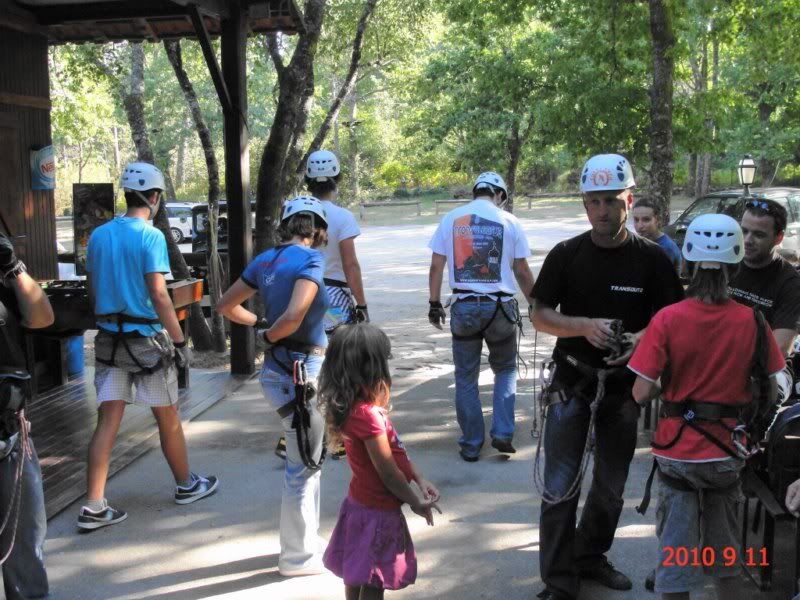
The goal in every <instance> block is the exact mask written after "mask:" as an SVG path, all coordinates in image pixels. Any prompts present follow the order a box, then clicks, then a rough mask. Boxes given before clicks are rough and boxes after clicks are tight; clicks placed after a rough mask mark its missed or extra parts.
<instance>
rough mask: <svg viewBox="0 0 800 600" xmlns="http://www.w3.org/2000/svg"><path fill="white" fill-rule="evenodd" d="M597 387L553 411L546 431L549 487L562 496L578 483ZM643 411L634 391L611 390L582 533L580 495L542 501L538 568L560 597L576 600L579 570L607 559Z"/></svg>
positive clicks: (602, 412) (602, 410)
mask: <svg viewBox="0 0 800 600" xmlns="http://www.w3.org/2000/svg"><path fill="white" fill-rule="evenodd" d="M594 394H595V388H594V387H590V388H589V389H588V390H586V391H585V392H584V394H583V395H576V394H575V393H569V392H568V394H567V395H568V397H569V398H568V401H567V402H564V403H560V404H553V405H551V406H550V407H549V408H548V411H547V420H546V423H545V429H544V436H545V438H544V448H545V466H544V479H545V487H546V488H547V489H548V490H549V491H550V493H552V494H555V495H557V496H561V495H563V494H564V493H565V492H566V491H567V489H568V488H569V486H570V484H571V483H572V482H573V481H574V479H575V477H576V476H577V474H578V470H579V468H580V463H581V457H582V456H583V449H584V444H585V442H586V433H587V431H588V428H589V419H590V411H589V404H590V403H591V401H592V400H593V399H594ZM638 418H639V407H638V406H637V405H636V403H635V402H634V400H633V397H632V396H631V393H630V388H628V387H626V388H623V389H619V388H617V389H614V388H612V389H611V390H610V391H609V392H608V393H607V394H606V397H605V398H604V399H603V400H602V401H601V403H600V407H599V409H598V413H597V420H596V423H595V447H594V471H593V473H592V485H591V488H590V490H589V494H588V496H587V497H586V504H585V505H584V508H583V512H582V514H581V520H580V524H579V525H578V527H577V529H576V528H575V523H576V519H577V514H576V513H577V510H578V500H579V495H576V496H575V498H573V499H572V500H569V501H567V502H562V503H560V504H550V503H548V502H545V501H544V500H543V501H542V512H541V518H540V525H539V527H540V530H539V531H540V533H539V566H540V570H541V576H542V581H544V583H545V584H546V585H547V589H549V590H551V591H552V592H553V593H555V594H556V595H557V596H558V597H559V598H562V597H563V598H577V596H578V590H579V588H580V580H579V578H578V571H579V570H580V569H581V568H585V567H590V566H592V565H594V564H598V563H600V562H602V561H604V560H605V557H604V556H603V555H604V554H605V553H606V552H608V550H609V549H610V548H611V544H612V542H613V541H614V534H615V532H616V529H617V523H618V521H619V516H620V514H621V512H622V505H623V500H622V494H623V492H624V491H625V481H626V480H627V479H628V468H629V467H630V463H631V460H632V459H633V452H634V450H635V449H636V428H637V421H638Z"/></svg>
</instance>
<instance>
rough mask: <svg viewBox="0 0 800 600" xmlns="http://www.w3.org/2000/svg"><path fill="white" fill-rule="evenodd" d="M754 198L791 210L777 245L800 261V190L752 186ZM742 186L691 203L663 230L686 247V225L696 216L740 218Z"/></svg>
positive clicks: (743, 205)
mask: <svg viewBox="0 0 800 600" xmlns="http://www.w3.org/2000/svg"><path fill="white" fill-rule="evenodd" d="M750 193H751V196H752V197H754V198H768V199H769V200H774V201H775V202H777V203H778V204H780V205H782V206H783V207H784V208H785V209H786V211H787V213H788V221H787V224H786V233H785V235H784V238H783V242H782V243H781V245H780V246H779V247H778V250H779V252H780V253H781V255H782V256H784V257H785V258H787V259H789V260H791V261H793V262H797V261H798V260H800V189H799V188H791V187H769V188H752V189H751V190H750ZM747 200H748V198H745V197H744V191H743V190H741V189H736V190H725V191H722V192H714V193H713V194H709V195H707V196H703V197H702V198H698V199H697V200H695V201H694V202H692V203H691V204H690V205H689V207H688V208H687V209H686V210H685V211H683V213H681V215H680V216H679V217H678V218H677V219H675V220H674V221H673V222H672V223H670V224H669V225H667V226H666V227H665V228H664V233H666V234H667V235H668V236H669V237H671V238H672V239H673V240H674V241H675V243H676V244H678V247H682V246H683V238H684V237H685V235H686V228H687V227H688V226H689V223H690V222H691V221H692V219H694V218H695V217H698V216H700V215H705V214H709V213H720V214H724V215H729V216H731V217H733V218H734V219H736V220H737V221H740V220H741V218H742V215H743V214H744V209H745V203H746V201H747Z"/></svg>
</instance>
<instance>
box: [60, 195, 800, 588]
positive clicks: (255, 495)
mask: <svg viewBox="0 0 800 600" xmlns="http://www.w3.org/2000/svg"><path fill="white" fill-rule="evenodd" d="M533 217H534V219H533V220H526V221H525V223H524V226H525V229H526V232H527V233H528V234H529V237H530V240H531V244H532V247H533V248H534V256H533V258H532V259H531V262H532V264H533V266H534V268H535V269H537V270H538V267H539V266H540V265H541V261H542V259H543V256H544V254H545V253H546V251H547V250H548V249H549V248H550V247H552V245H553V244H555V243H556V242H557V241H559V240H561V239H563V238H565V237H568V236H570V235H574V234H575V233H577V232H580V231H582V230H584V229H585V227H586V221H585V217H584V216H583V213H582V210H581V207H580V205H579V204H578V203H573V204H572V205H569V203H560V204H559V206H554V207H549V208H547V207H542V209H541V211H540V212H539V213H537V214H535V215H533ZM432 232H433V226H432V225H426V226H397V227H367V228H366V229H365V231H364V234H363V236H362V237H361V238H360V239H359V242H358V251H359V256H360V259H361V262H362V267H363V271H364V274H365V285H366V290H367V294H368V298H369V305H370V311H371V314H372V317H373V320H374V321H375V322H377V323H379V324H381V326H383V327H384V328H385V329H386V330H387V332H388V333H389V335H390V337H391V339H392V343H393V345H394V349H393V354H394V356H395V357H396V358H395V359H394V360H393V364H392V366H393V376H394V380H395V383H394V387H393V420H394V422H395V425H396V427H397V429H398V431H399V432H400V434H401V435H402V437H403V439H404V442H405V443H406V445H407V447H408V449H409V453H410V455H411V457H412V459H413V460H414V461H415V462H416V463H417V464H418V466H419V467H420V469H421V470H422V471H423V473H425V474H426V475H427V476H428V477H429V478H430V479H431V480H432V481H434V482H435V483H437V484H438V485H439V486H440V489H441V491H442V494H443V499H442V508H443V510H444V514H443V515H442V516H440V517H437V521H436V525H435V527H433V528H429V527H426V526H425V525H424V523H423V522H422V520H421V519H419V518H418V517H416V516H415V515H413V514H411V513H410V512H409V511H406V514H407V516H408V520H409V525H410V528H411V532H412V536H413V538H414V542H415V545H416V547H417V552H418V555H419V561H420V564H419V579H418V582H417V584H416V585H414V586H412V587H410V588H408V589H406V590H403V591H400V592H395V593H390V594H389V595H388V597H389V598H397V599H398V600H401V599H406V598H408V599H410V598H437V599H446V600H472V599H492V600H494V599H501V598H502V599H503V600H523V599H524V600H532V599H533V598H534V594H535V592H537V591H539V590H540V589H541V583H540V580H539V575H538V552H539V538H538V526H537V520H538V507H539V499H538V497H537V496H536V494H535V492H534V490H533V486H532V483H531V469H532V463H533V457H534V454H535V440H534V439H533V438H532V437H531V435H530V429H531V419H532V417H533V414H534V410H533V401H532V375H533V373H532V372H530V371H529V372H528V373H527V374H525V373H522V378H521V380H520V382H519V395H518V403H517V435H516V437H515V440H514V443H515V445H516V446H517V448H518V450H519V451H518V452H517V454H515V455H514V456H513V457H511V458H510V459H506V458H504V457H502V456H500V455H498V454H497V453H495V452H494V451H493V450H492V449H491V448H489V449H488V450H485V451H484V453H483V457H482V460H481V461H479V462H477V463H472V464H468V463H464V462H463V461H462V460H460V458H459V457H458V455H457V445H456V443H455V440H456V437H457V429H458V426H457V424H456V422H455V414H454V409H453V405H452V398H453V379H452V359H451V355H450V339H449V335H448V334H446V333H440V332H438V331H437V330H434V329H433V328H431V327H430V326H429V325H428V323H427V320H426V313H427V298H428V292H427V273H428V264H429V256H430V255H429V251H428V250H426V249H425V245H426V243H427V241H428V239H429V238H430V235H431V234H432ZM525 334H526V335H525V337H524V338H523V341H522V354H523V356H524V357H525V358H526V359H527V360H528V362H529V363H531V362H532V356H533V342H534V336H533V332H532V331H531V328H530V325H529V324H528V325H526V328H525ZM538 343H539V352H540V356H541V354H542V353H543V350H545V351H546V350H549V349H550V348H551V344H552V340H551V339H548V338H547V336H540V337H539V339H538ZM490 382H491V376H490V373H489V371H488V367H487V365H486V364H484V365H483V373H482V375H481V379H480V384H481V392H482V394H483V397H484V407H485V415H486V417H487V423H488V419H489V418H490V408H491V403H490V402H489V401H488V398H489V392H490V385H489V384H490ZM278 430H279V424H278V420H277V419H276V418H275V416H274V415H273V414H272V413H271V411H270V410H269V409H268V408H267V406H266V402H265V401H264V399H263V397H262V396H261V393H260V390H259V388H258V384H257V383H256V382H253V383H250V384H248V385H247V386H245V387H244V388H243V389H242V391H241V392H239V393H237V394H235V395H233V396H231V397H230V398H228V399H226V400H225V401H223V402H221V403H219V404H217V405H216V406H215V407H213V408H212V409H211V410H209V411H208V412H206V413H205V414H204V415H202V416H201V417H200V418H198V419H197V420H196V421H194V422H192V423H191V424H190V425H189V427H188V428H187V438H188V441H189V445H190V453H191V457H192V463H193V465H194V466H193V468H194V469H197V470H201V471H206V470H207V471H210V472H213V473H217V474H218V475H219V476H220V478H221V481H222V488H221V490H220V492H219V493H218V494H216V495H215V496H213V497H211V498H209V499H207V500H204V501H202V502H200V503H198V504H196V505H191V506H185V507H180V506H176V505H174V504H172V503H171V498H170V494H171V487H170V486H171V482H170V477H169V474H168V469H167V467H166V465H165V464H164V461H163V459H162V457H161V455H160V453H158V452H150V453H149V454H147V455H146V456H145V457H143V458H142V459H140V460H139V461H137V462H135V463H134V464H133V465H131V466H130V467H128V468H127V469H125V470H124V471H122V472H121V473H120V474H119V475H117V476H116V477H114V478H113V479H112V481H111V482H110V484H109V488H108V497H109V498H110V499H111V500H112V501H114V502H115V503H118V504H119V505H120V506H121V507H122V508H125V509H126V510H128V511H129V512H130V518H129V519H128V520H127V521H126V522H125V523H122V524H120V525H117V526H115V527H112V528H108V529H104V530H100V531H97V532H95V533H91V534H88V535H79V534H77V533H76V531H75V528H74V519H75V516H76V512H77V510H78V505H77V504H76V505H74V506H73V507H71V508H70V509H68V510H67V511H66V512H64V513H62V514H61V515H59V516H57V517H56V518H54V519H53V520H52V521H51V523H50V529H49V539H48V545H47V552H48V561H47V562H48V567H49V571H50V576H51V578H52V583H53V590H54V592H55V593H56V594H57V597H59V598H70V599H73V598H74V599H81V600H93V599H97V600H100V599H102V600H111V599H114V600H121V599H134V598H137V599H138V598H159V599H161V598H163V599H169V600H184V599H195V598H230V599H234V598H235V599H245V598H247V599H250V598H252V599H256V598H258V599H261V598H268V599H275V600H323V599H338V598H342V597H343V591H342V586H341V582H340V580H338V579H337V578H335V577H334V576H333V575H323V576H316V577H309V578H294V579H285V578H282V577H280V576H279V575H278V573H277V554H278V550H279V547H278V518H279V505H280V492H281V482H282V463H281V462H280V461H279V460H278V459H277V458H276V457H275V456H274V455H273V454H272V449H273V447H274V444H275V442H276V441H277V438H278ZM487 430H488V427H487ZM649 466H650V458H649V452H648V448H647V436H646V435H645V434H642V435H641V436H640V448H639V449H638V450H637V453H636V457H635V459H634V462H633V465H632V468H631V474H630V478H629V484H628V489H627V493H626V503H625V508H624V510H623V514H622V519H621V522H620V526H619V530H618V536H617V541H616V542H615V544H614V547H613V548H612V550H611V552H610V558H611V560H612V561H613V562H614V563H615V564H617V565H618V566H619V567H620V568H621V569H622V570H624V571H625V572H627V573H628V574H629V575H630V576H631V577H632V578H633V579H634V580H635V588H634V590H632V591H630V592H611V591H608V590H604V589H602V588H600V587H598V586H596V585H594V584H592V583H587V584H586V585H585V586H584V589H583V590H582V594H581V600H610V599H617V598H619V599H630V600H633V599H640V598H642V599H648V598H654V596H652V595H650V594H647V593H646V592H645V591H644V590H643V588H642V582H643V580H644V577H645V575H646V573H647V571H648V570H649V568H650V567H651V566H652V565H653V564H654V563H655V560H656V548H655V531H654V525H653V523H654V510H653V509H651V511H650V512H649V513H648V515H647V516H645V517H642V516H640V515H638V514H637V513H636V512H635V511H634V506H635V505H636V504H638V501H639V500H640V498H641V494H642V489H643V485H644V481H645V478H646V475H647V472H648V469H649ZM348 479H349V469H348V467H347V465H346V463H345V462H341V461H329V462H328V463H326V465H325V467H324V472H323V477H322V529H321V532H320V533H321V535H322V536H323V537H328V536H329V535H330V532H331V529H332V527H333V525H334V523H335V520H336V513H337V510H338V507H339V504H340V502H341V500H342V498H343V497H344V496H345V494H346V490H347V482H348ZM743 585H747V584H744V583H743ZM748 589H749V588H748ZM697 597H698V598H699V597H705V596H703V595H701V596H697ZM708 597H709V598H710V597H711V596H708ZM751 597H752V598H759V599H760V598H764V599H775V600H777V599H778V598H781V599H783V598H785V595H767V594H763V595H758V594H756V593H755V592H754V593H753V594H752V596H751Z"/></svg>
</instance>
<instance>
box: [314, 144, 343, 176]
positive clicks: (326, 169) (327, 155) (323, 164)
mask: <svg viewBox="0 0 800 600" xmlns="http://www.w3.org/2000/svg"><path fill="white" fill-rule="evenodd" d="M339 173H341V168H340V167H339V159H338V158H336V155H335V154H334V153H333V152H331V151H330V150H317V151H316V152H312V153H311V155H310V156H309V157H308V162H306V177H308V178H309V179H311V180H313V181H327V180H328V179H332V178H334V177H336V176H337V175H339Z"/></svg>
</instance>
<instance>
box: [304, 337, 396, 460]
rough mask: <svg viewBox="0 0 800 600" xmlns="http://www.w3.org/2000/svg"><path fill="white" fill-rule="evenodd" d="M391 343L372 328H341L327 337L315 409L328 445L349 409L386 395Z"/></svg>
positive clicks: (336, 439)
mask: <svg viewBox="0 0 800 600" xmlns="http://www.w3.org/2000/svg"><path fill="white" fill-rule="evenodd" d="M391 351H392V344H391V342H390V341H389V338H388V337H387V336H386V334H385V333H384V332H383V331H382V330H381V329H380V328H378V327H376V326H375V325H370V324H369V323H357V324H355V325H343V326H341V327H339V328H338V329H337V330H336V333H334V334H333V336H331V341H330V344H329V345H328V350H327V352H326V355H325V362H324V363H322V370H321V371H320V374H319V406H320V409H321V410H322V413H323V414H324V415H325V425H326V428H327V433H328V443H329V445H330V446H331V447H336V446H337V445H338V444H339V443H340V442H341V439H342V427H343V426H344V424H345V422H346V421H347V417H349V416H350V411H351V410H352V408H353V406H355V405H356V404H358V403H359V402H368V403H373V402H375V401H376V400H377V399H378V398H379V397H380V396H381V395H382V394H386V395H387V396H388V392H389V388H391V386H392V376H391V375H390V374H389V357H390V355H391Z"/></svg>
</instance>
